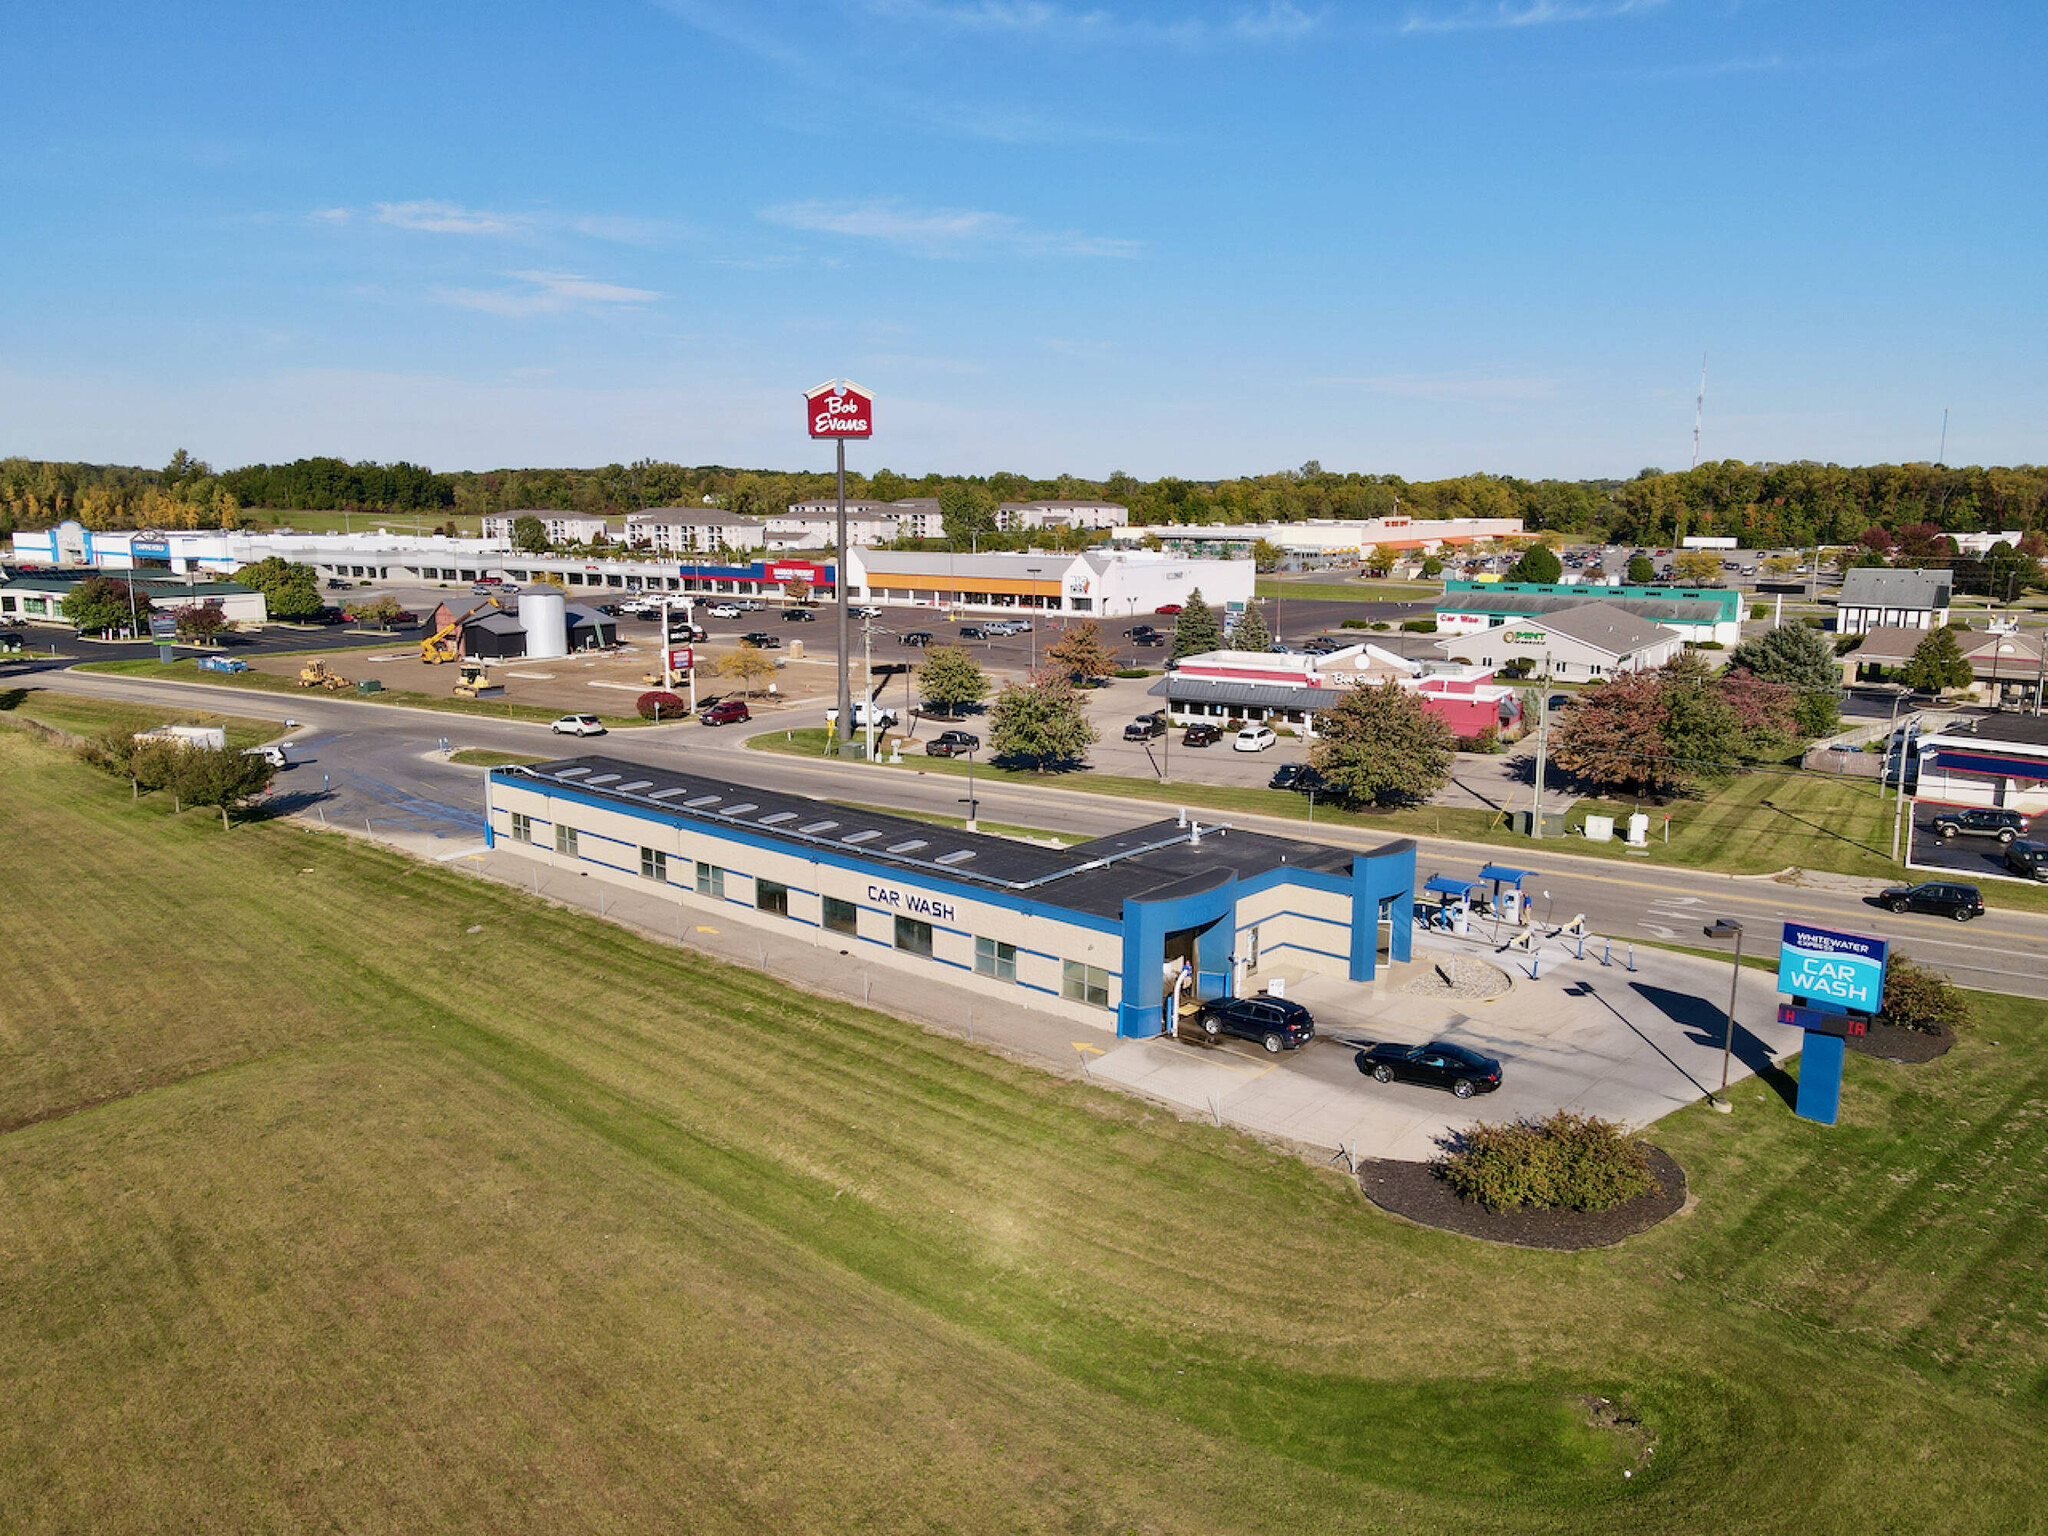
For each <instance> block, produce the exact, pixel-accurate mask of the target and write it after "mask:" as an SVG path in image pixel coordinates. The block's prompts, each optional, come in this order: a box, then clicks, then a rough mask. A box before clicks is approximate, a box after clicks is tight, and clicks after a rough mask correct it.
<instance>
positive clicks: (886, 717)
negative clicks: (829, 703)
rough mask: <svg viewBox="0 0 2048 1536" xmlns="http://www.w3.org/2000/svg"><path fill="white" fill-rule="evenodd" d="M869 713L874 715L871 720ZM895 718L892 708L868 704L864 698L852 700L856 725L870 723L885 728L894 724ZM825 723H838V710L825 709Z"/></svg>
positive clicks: (865, 725) (860, 725)
mask: <svg viewBox="0 0 2048 1536" xmlns="http://www.w3.org/2000/svg"><path fill="white" fill-rule="evenodd" d="M870 714H872V715H873V716H874V718H873V719H872V720H871V719H869V718H868V717H869V715H870ZM896 720H897V715H896V711H895V710H893V709H889V708H887V707H885V706H883V705H879V704H870V703H869V702H868V701H867V700H866V699H855V700H854V701H853V723H854V725H855V726H857V727H862V728H865V727H867V726H870V725H872V726H875V727H876V728H877V729H886V728H888V727H891V726H894V725H895V724H896ZM825 723H826V724H827V725H837V724H838V723H839V711H838V710H837V709H828V710H826V711H825Z"/></svg>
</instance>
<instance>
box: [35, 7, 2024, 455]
mask: <svg viewBox="0 0 2048 1536" xmlns="http://www.w3.org/2000/svg"><path fill="white" fill-rule="evenodd" d="M2044 34H2048V8H2044V7H2042V6H2040V5H2038V4H2017V3H2006V4H1989V3H1972V0H1955V3H1948V4H1943V5H1928V4H1924V3H1916V4H1906V3H1897V0H1867V3H1859V4H1853V5H1852V4H1841V3H1836V4H1825V5H1812V4H1793V3H1789V0H1779V3H1772V0H1712V3H1709V0H1504V3H1494V0H1477V3H1475V0H1399V3H1395V0H1389V3H1380V0H1361V3H1353V4H1317V3H1312V0H1244V3H1236V0H1183V3H1177V4H1169V3H1165V0H1152V3H1139V0H1133V3H1121V0H1102V3H1099V4H1096V3H1088V0H1079V3H1075V4H1066V3H1056V0H836V3H827V0H808V3H802V4H798V3H788V0H752V3H739V0H586V3H584V4H580V5H569V4H543V3H537V0H493V3H490V4H483V3H470V0H449V3H441V4H432V5H423V6H398V5H395V4H390V3H386V4H378V5H371V4H364V3H353V0H327V3H323V4H322V5H319V6H278V5H274V4H266V5H236V4H215V5H187V6H163V5H143V4H124V5H104V4H102V5H95V4H91V3H72V4H64V5H46V6H37V7H29V6H19V7H15V8H14V9H13V10H12V11H11V12H10V16H9V22H8V25H7V27H6V29H5V33H4V35H0V59H4V60H5V62H6V64H7V71H6V73H7V78H8V79H9V81H10V93H11V94H10V101H9V114H8V115H9V122H8V127H7V130H6V132H5V134H4V135H0V196H4V198H5V205H4V206H5V208H6V210H7V213H6V217H5V218H4V219H0V453H24V454H29V455H32V456H37V457H53V458H56V457H61V458H85V459H94V460H120V461H134V462H143V463H149V464H156V463H161V462H162V461H163V460H164V459H165V458H167V457H168V456H169V454H170V452H171V450H172V449H174V448H176V447H179V446H185V447H189V448H190V449H191V450H192V451H193V452H195V453H197V454H200V455H202V456H204V457H206V458H209V459H211V460H212V461H213V462H215V463H217V464H230V463H240V462H246V461H249V460H254V459H273V460H275V459H283V458H290V457H294V456H296V455H299V454H304V453H319V452H331V453H340V454H344V455H346V456H348V457H352V458H378V459H392V458H401V457H402V458H410V459H413V460H415V461H422V462H426V463H429V464H432V465H433V466H434V467H436V468H441V469H461V468H483V467H490V466H493V465H500V464H533V463H542V464H549V463H579V464H590V463H603V462H607V461H610V460H626V459H631V458H635V457H640V456H652V457H657V458H669V459H676V460H679V461H682V462H686V463H699V462H724V463H744V464H756V465H776V466H792V467H793V466H797V465H804V464H822V463H824V462H826V461H827V459H828V458H829V449H825V448H823V447H813V446H812V445H810V444H809V443H808V442H807V441H806V440H805V439H804V438H803V436H802V434H801V411H800V409H799V396H800V393H801V391H802V390H803V389H804V388H806V387H808V386H809V385H812V384H815V383H817V382H819V381H820V380H823V379H826V378H830V377H834V376H840V375H843V376H847V377H851V378H853V379H855V380H857V381H859V382H860V383H861V384H863V385H865V386H867V387H869V388H871V389H872V390H873V391H874V392H875V393H876V395H877V397H878V407H877V418H876V419H877V428H878V432H877V438H876V440H875V442H874V443H873V444H871V445H867V446H863V447H858V448H855V449H853V450H851V452H852V454H853V456H854V458H855V460H856V462H858V463H860V464H862V465H863V466H864V467H868V468H874V467H879V466H881V465H885V464H886V465H888V466H889V467H891V468H895V469H898V470H903V471H912V472H917V471H923V470H926V469H941V470H949V471H969V472H973V471H992V470H995V469H999V468H1009V469H1019V470H1024V471H1027V472H1030V473H1034V474H1056V473H1059V472H1062V471H1069V472H1072V473H1076V474H1084V475H1091V476H1099V475H1103V474H1107V473H1108V472H1109V471H1110V470H1112V469H1119V468H1120V469H1125V470H1128V471H1130V472H1131V473H1133V474H1138V475H1142V476H1146V477H1148V478H1149V477H1151V476H1156V475H1160V474H1181V475H1187V476H1194V477H1202V478H1210V477H1215V476H1219V475H1228V474H1237V473H1252V472H1260V471H1266V470H1272V469H1281V468H1289V467H1293V466H1295V465H1298V464H1300V463H1302V462H1303V461H1305V460H1308V459H1311V458H1314V459H1318V460H1320V461H1321V462H1322V463H1323V465H1324V466H1325V467H1328V468H1333V469H1358V470H1367V471H1385V472H1396V473H1400V474H1404V475H1408V476H1411V477H1417V478H1420V477H1430V476H1437V475H1445V474H1455V473H1464V472H1467V471H1473V470H1489V471H1496V472H1503V473H1518V474H1527V475H1546V474H1555V475H1570V476H1579V475H1595V474H1622V475H1626V474H1632V473H1634V472H1635V471H1636V470H1637V469H1639V468H1641V467H1643V466H1644V465H1647V464H1658V465H1662V466H1664V467H1667V468H1670V467H1683V466H1684V465H1685V464H1686V463H1687V462H1689V460H1690V457H1691V435H1692V425H1693V395H1694V391H1695V389H1696V387H1697V382H1698V373H1699V367H1700V359H1701V354H1702V353H1703V352H1704V353H1706V354H1707V355H1708V380H1707V411H1706V429H1705V435H1704V444H1703V446H1704V452H1705V454H1706V456H1707V457H1710V458H1719V457H1739V458H1747V459H1783V458H1794V457H1812V458H1824V459H1836V460H1841V461H1844V462H1867V461H1874V460H1888V459H1924V458H1931V457H1933V456H1934V454H1935V451H1936V449H1937V446H1938V443H1939V438H1940V431H1941V416H1942V410H1943V408H1944V407H1949V408H1952V410H1953V416H1952V419H1951V426H1950V430H1949V440H1948V459H1949V461H1950V462H1952V463H1968V462H1979V463H1993V462H2038V461H2040V460H2042V459H2043V458H2044V457H2048V454H2044V450H2043V445H2042V431H2043V422H2044V421H2048V410H2044V407H2048V385H2044V383H2043V359H2044V356H2048V346H2044V343H2048V325H2044V313H2048V300H2044V297H2043V284H2042V270H2043V266H2044V260H2043V251H2044V244H2048V242H2044V239H2043V236H2044V233H2048V228H2044V226H2048V214H2044V211H2043V200H2042V198H2041V195H2040V183H2041V173H2042V170H2043V167H2044V164H2048V156H2044V148H2048V131H2044V127H2048V113H2044V109H2043V107H2042V105H2041V99H2040V93H2039V84H2038V65H2039V61H2040V60H2041V58H2042V57H2043V56H2044V46H2043V45H2044V43H2048V35H2044Z"/></svg>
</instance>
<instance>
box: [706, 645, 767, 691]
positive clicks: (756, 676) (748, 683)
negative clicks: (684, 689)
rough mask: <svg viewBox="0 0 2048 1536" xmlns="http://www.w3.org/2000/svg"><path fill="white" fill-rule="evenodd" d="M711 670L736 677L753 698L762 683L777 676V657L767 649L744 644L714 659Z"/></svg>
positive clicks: (718, 674)
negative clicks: (771, 654)
mask: <svg viewBox="0 0 2048 1536" xmlns="http://www.w3.org/2000/svg"><path fill="white" fill-rule="evenodd" d="M711 670H712V672H713V673H714V674H716V675H717V676H719V677H730V678H736V679H737V680H738V681H739V683H740V685H741V686H742V687H743V688H745V689H746V691H747V695H748V697H750V698H751V697H752V696H753V695H754V694H756V693H758V692H759V691H760V689H761V685H762V684H764V683H766V682H767V681H768V680H769V679H770V678H772V677H774V676H775V658H774V657H773V656H770V655H769V654H768V653H767V652H766V651H763V650H758V649H756V648H755V647H753V646H751V645H743V646H741V647H740V648H739V649H738V650H736V651H727V652H726V653H725V654H724V655H723V656H720V657H719V658H718V659H717V660H715V661H713V662H712V663H711Z"/></svg>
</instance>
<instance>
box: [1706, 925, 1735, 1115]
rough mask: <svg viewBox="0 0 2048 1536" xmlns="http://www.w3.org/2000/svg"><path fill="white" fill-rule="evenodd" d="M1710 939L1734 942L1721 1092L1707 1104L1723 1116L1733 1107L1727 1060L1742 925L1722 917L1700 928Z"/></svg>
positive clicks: (1732, 1041) (1732, 1044)
mask: <svg viewBox="0 0 2048 1536" xmlns="http://www.w3.org/2000/svg"><path fill="white" fill-rule="evenodd" d="M1700 932H1702V933H1704V934H1705V935H1706V936H1707V937H1708V938H1710V939H1733V940H1734V941H1735V974H1734V976H1732V977H1731V978H1729V982H1728V1012H1727V1014H1726V1015H1725V1017H1726V1019H1727V1024H1726V1026H1725V1027H1724V1028H1723V1030H1722V1032H1721V1091H1720V1093H1719V1094H1716V1095H1710V1096H1709V1097H1708V1099H1707V1102H1708V1103H1709V1104H1711V1105H1713V1106H1714V1111H1715V1113H1716V1114H1722V1115H1725V1114H1727V1113H1728V1112H1729V1110H1730V1109H1732V1108H1733V1107H1734V1106H1732V1105H1731V1104H1729V1102H1728V1058H1729V1057H1730V1056H1731V1055H1732V1054H1733V1053H1734V1050H1735V989H1736V988H1737V987H1738V986H1740V985H1741V984H1742V924H1740V923H1738V922H1737V921H1736V920H1735V919H1734V918H1732V917H1724V918H1722V919H1721V920H1720V921H1719V922H1717V923H1714V924H1713V925H1711V926H1710V927H1706V928H1702V929H1701V930H1700Z"/></svg>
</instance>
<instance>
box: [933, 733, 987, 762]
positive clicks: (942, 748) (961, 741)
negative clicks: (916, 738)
mask: <svg viewBox="0 0 2048 1536" xmlns="http://www.w3.org/2000/svg"><path fill="white" fill-rule="evenodd" d="M980 745H981V738H980V737H979V736H977V735H975V734H974V733H973V732H972V731H941V732H939V734H938V735H936V736H934V737H933V738H932V739H931V740H930V741H928V742H926V743H925V744H924V755H925V756H926V757H958V756H959V755H960V754H961V753H962V752H972V751H974V750H975V749H976V748H977V747H979V746H980Z"/></svg>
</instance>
